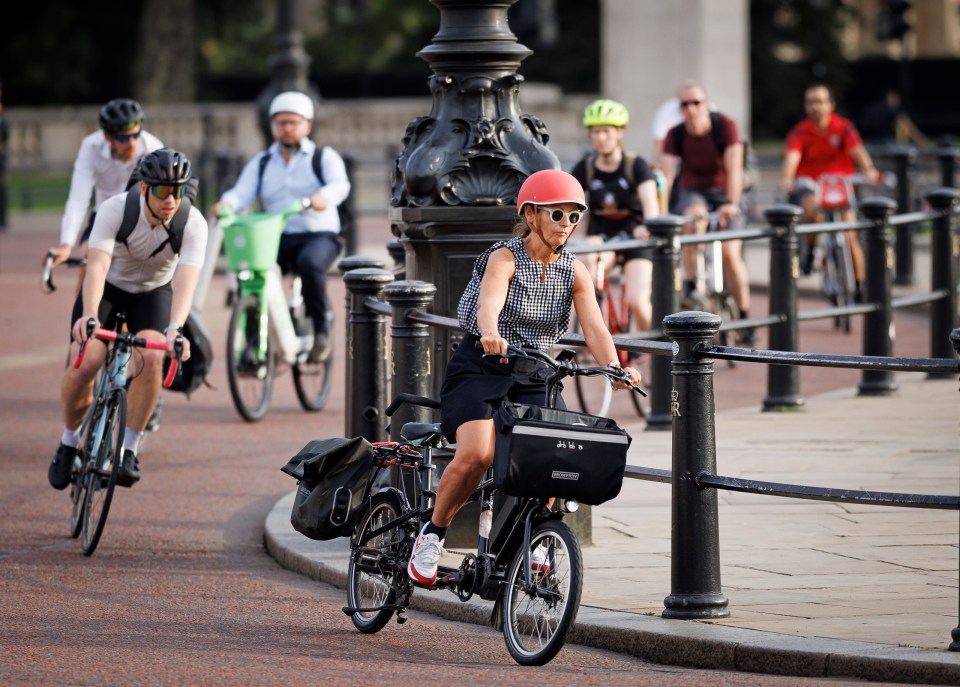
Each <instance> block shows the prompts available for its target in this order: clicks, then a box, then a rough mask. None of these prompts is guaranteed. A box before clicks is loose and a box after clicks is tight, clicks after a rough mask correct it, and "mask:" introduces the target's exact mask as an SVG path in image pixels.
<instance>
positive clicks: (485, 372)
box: [440, 334, 566, 442]
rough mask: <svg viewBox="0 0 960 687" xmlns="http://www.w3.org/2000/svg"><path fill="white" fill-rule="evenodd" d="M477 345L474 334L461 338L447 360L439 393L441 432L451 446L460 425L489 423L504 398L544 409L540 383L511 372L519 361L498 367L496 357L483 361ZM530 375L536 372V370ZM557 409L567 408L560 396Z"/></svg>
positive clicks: (498, 360) (476, 338) (541, 384)
mask: <svg viewBox="0 0 960 687" xmlns="http://www.w3.org/2000/svg"><path fill="white" fill-rule="evenodd" d="M478 341H480V338H479V337H477V336H476V335H474V334H465V335H464V337H463V340H462V341H461V342H460V345H459V346H457V350H456V351H454V353H453V356H452V357H451V358H450V363H449V364H448V365H447V375H446V377H445V378H444V380H443V386H442V388H441V389H440V408H441V409H440V422H441V430H442V431H443V434H444V436H445V437H446V438H447V439H448V440H449V441H452V442H455V441H456V439H457V437H456V435H457V429H459V427H460V425H462V424H464V423H465V422H470V421H472V420H489V419H490V418H492V417H493V413H494V411H496V409H497V408H499V407H500V403H501V401H502V400H503V399H504V398H507V399H509V400H511V401H513V402H514V403H530V404H534V405H541V406H542V405H546V403H545V400H546V395H545V392H546V386H545V384H544V383H543V382H541V381H537V380H536V379H533V378H531V377H530V376H529V375H519V376H520V378H519V379H518V378H517V377H516V376H515V375H514V368H515V367H516V363H517V362H520V361H518V359H516V358H510V362H509V363H501V362H500V358H496V357H489V358H484V356H483V351H482V350H478V349H477V348H476V343H477V342H478ZM522 362H526V361H522ZM527 366H528V367H529V363H527ZM531 372H535V368H533V369H532V370H531ZM524 377H526V378H524ZM557 407H558V408H566V405H565V404H564V403H563V399H562V398H561V397H560V396H559V394H558V395H557Z"/></svg>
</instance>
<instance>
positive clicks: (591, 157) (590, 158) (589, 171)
mask: <svg viewBox="0 0 960 687" xmlns="http://www.w3.org/2000/svg"><path fill="white" fill-rule="evenodd" d="M596 162H597V156H596V154H594V153H588V154H587V155H586V156H585V157H584V158H583V187H584V188H585V189H588V190H589V188H590V184H592V183H593V174H594V172H595V171H596V169H597V168H596V167H594V164H595V163H596Z"/></svg>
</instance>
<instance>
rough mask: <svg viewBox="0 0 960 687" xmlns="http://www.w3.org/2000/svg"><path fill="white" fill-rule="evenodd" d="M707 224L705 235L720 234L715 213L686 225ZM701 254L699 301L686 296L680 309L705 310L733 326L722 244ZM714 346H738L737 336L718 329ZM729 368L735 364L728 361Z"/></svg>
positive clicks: (734, 318)
mask: <svg viewBox="0 0 960 687" xmlns="http://www.w3.org/2000/svg"><path fill="white" fill-rule="evenodd" d="M695 221H706V222H707V232H706V233H707V234H717V233H719V231H720V225H719V221H720V220H719V215H718V213H717V212H716V211H714V212H710V213H708V214H707V215H694V216H692V217H691V218H690V219H689V220H688V221H687V224H690V223H692V222H695ZM700 245H702V246H703V250H698V251H697V274H696V279H695V280H694V282H695V283H696V294H697V295H698V296H700V299H699V300H698V299H696V298H695V297H690V296H685V297H684V299H683V300H682V305H683V307H685V308H688V309H691V310H706V311H707V312H711V313H713V314H714V315H719V316H720V319H721V321H723V322H736V321H738V320H739V319H740V308H739V307H738V306H737V301H736V299H735V298H734V297H733V293H732V292H731V291H730V290H729V289H727V288H726V284H725V281H724V278H723V242H722V241H719V240H717V241H709V242H707V243H705V244H700ZM717 343H718V344H719V345H720V346H733V345H735V344H736V343H737V341H736V336H734V335H733V333H732V332H731V331H728V330H723V329H721V330H720V331H719V332H718V333H717ZM727 364H728V365H729V366H730V367H733V366H734V365H735V363H734V362H733V361H732V360H730V361H727Z"/></svg>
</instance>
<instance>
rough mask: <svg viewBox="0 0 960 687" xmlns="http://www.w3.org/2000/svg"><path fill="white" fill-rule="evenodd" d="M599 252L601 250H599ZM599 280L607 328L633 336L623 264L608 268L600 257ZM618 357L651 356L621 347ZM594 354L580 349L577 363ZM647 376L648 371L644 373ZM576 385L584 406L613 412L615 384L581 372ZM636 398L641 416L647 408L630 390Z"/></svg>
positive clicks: (623, 361) (634, 360) (623, 360)
mask: <svg viewBox="0 0 960 687" xmlns="http://www.w3.org/2000/svg"><path fill="white" fill-rule="evenodd" d="M627 240H631V239H630V237H629V236H627V235H625V234H624V235H621V236H619V237H616V238H614V239H611V240H610V241H607V244H609V245H611V247H614V248H615V246H616V243H617V242H618V241H627ZM596 255H597V256H599V254H596ZM596 263H597V266H596V280H595V282H594V288H595V290H596V293H597V302H598V304H599V305H600V311H601V312H602V313H603V319H604V321H605V322H606V323H607V328H608V329H609V330H610V334H612V335H613V336H618V335H624V336H629V335H630V334H631V333H633V332H634V325H635V323H634V321H633V314H632V313H631V312H630V307H629V304H628V303H627V299H626V297H625V294H624V292H625V290H626V289H625V284H624V279H623V269H622V265H621V266H618V267H615V268H614V269H613V270H610V271H608V270H607V268H606V263H605V262H604V261H603V260H600V259H599V258H598V259H597V261H596ZM572 330H573V332H574V333H576V334H580V333H581V331H580V322H579V320H577V319H576V317H575V316H574V317H573V320H572ZM617 358H618V359H619V360H620V365H621V366H622V367H626V366H627V365H633V366H635V367H636V366H638V365H640V364H641V363H643V362H645V361H646V360H647V359H649V356H648V355H646V354H639V353H631V352H629V351H622V350H618V351H617ZM591 360H592V358H591V355H590V351H589V350H587V348H586V347H585V346H584V347H583V348H581V349H579V350H578V352H577V363H578V364H579V365H581V366H582V367H587V366H588V365H589V363H590V362H591ZM642 376H643V377H644V378H646V377H647V376H646V375H642ZM574 388H575V390H576V395H577V403H578V404H579V405H580V410H582V411H583V412H584V413H589V414H591V415H607V414H608V413H609V412H610V404H611V402H612V400H613V387H611V386H610V384H609V383H608V382H607V380H606V379H605V378H603V377H596V376H586V375H578V376H576V377H575V378H574ZM630 397H631V400H632V401H633V407H634V410H636V411H637V415H639V416H640V417H646V416H647V408H646V406H645V405H644V404H643V402H642V401H641V399H640V396H639V395H637V394H630Z"/></svg>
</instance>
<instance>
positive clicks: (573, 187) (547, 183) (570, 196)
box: [517, 169, 587, 215]
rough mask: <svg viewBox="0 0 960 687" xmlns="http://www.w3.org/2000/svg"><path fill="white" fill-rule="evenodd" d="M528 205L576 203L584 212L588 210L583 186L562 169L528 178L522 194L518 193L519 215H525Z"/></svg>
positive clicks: (541, 171)
mask: <svg viewBox="0 0 960 687" xmlns="http://www.w3.org/2000/svg"><path fill="white" fill-rule="evenodd" d="M527 203H530V204H531V205H559V204H560V203H576V204H577V205H579V206H580V207H581V208H582V209H583V210H586V209H587V202H586V199H585V198H584V195H583V186H581V185H580V182H579V181H577V180H576V178H575V177H573V176H572V175H570V174H567V173H566V172H564V171H563V170H562V169H541V170H540V171H539V172H534V173H533V174H531V175H530V176H528V177H527V179H526V181H524V182H523V185H522V186H520V192H519V193H517V213H518V214H521V215H522V214H523V206H524V205H526V204H527Z"/></svg>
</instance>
